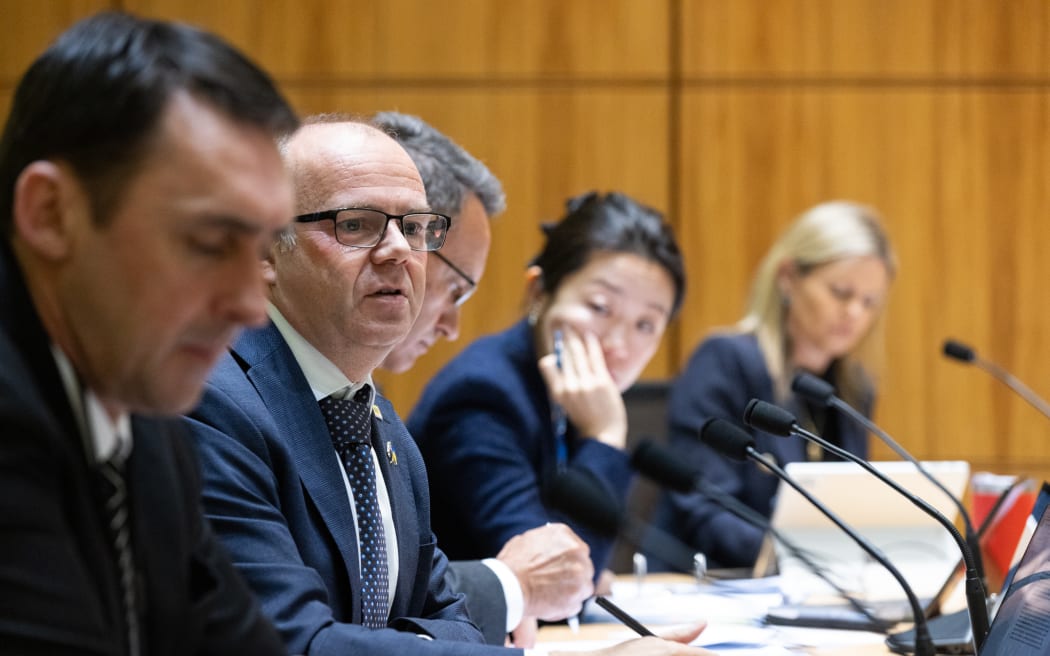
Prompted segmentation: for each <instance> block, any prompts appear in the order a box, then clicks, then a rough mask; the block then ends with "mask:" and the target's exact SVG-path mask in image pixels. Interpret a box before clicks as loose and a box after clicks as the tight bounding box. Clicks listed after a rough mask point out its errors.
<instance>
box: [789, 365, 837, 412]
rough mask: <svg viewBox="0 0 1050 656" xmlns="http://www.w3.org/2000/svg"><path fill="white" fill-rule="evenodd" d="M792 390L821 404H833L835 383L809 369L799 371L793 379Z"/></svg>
mask: <svg viewBox="0 0 1050 656" xmlns="http://www.w3.org/2000/svg"><path fill="white" fill-rule="evenodd" d="M791 391H793V392H794V393H795V394H798V395H799V396H801V397H802V398H804V399H806V400H808V401H812V402H813V403H819V404H821V405H831V399H832V398H833V397H834V396H835V386H834V385H832V384H831V383H829V382H828V381H826V380H824V379H823V378H821V377H819V376H814V375H813V374H811V373H809V372H808V371H800V372H798V374H797V375H796V376H795V378H794V380H792V381H791Z"/></svg>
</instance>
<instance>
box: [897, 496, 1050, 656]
mask: <svg viewBox="0 0 1050 656" xmlns="http://www.w3.org/2000/svg"><path fill="white" fill-rule="evenodd" d="M1024 480H1025V479H1023V478H1018V479H1017V481H1016V482H1015V483H1014V485H1013V486H1011V487H1010V488H1008V489H1006V490H1004V491H1003V493H1002V494H1000V496H999V498H998V499H997V500H996V504H995V506H994V507H993V508H992V510H991V512H989V513H988V516H987V517H986V518H985V521H984V522H983V523H982V525H981V528H980V529H979V530H978V534H979V535H981V536H982V537H983V535H984V533H985V531H986V530H988V529H989V525H990V524H991V522H992V521H993V517H994V516H996V515H997V514H998V510H999V507H1000V506H1002V504H1003V503H1004V501H1005V500H1006V499H1008V498H1010V497H1011V492H1012V490H1013V489H1014V487H1015V486H1017V485H1019V484H1021V483H1023V481H1024ZM1048 508H1050V484H1047V483H1043V486H1042V489H1041V490H1040V492H1039V495H1038V496H1037V497H1036V500H1035V505H1034V506H1033V507H1032V512H1031V514H1030V516H1029V520H1028V524H1029V526H1028V527H1027V528H1026V530H1025V531H1024V534H1023V535H1022V536H1021V538H1020V541H1019V543H1018V545H1017V547H1016V549H1015V554H1014V557H1013V561H1012V562H1013V567H1011V568H1010V570H1009V572H1008V574H1007V576H1006V579H1005V580H1004V582H1003V587H1002V591H1003V592H1001V593H1000V594H999V595H998V596H997V597H996V602H1002V601H1003V600H1004V599H1005V598H1006V597H1007V595H1008V594H1009V590H1010V587H1011V585H1012V582H1013V580H1014V579H1015V578H1016V573H1017V572H1018V570H1019V569H1020V564H1019V563H1021V562H1022V560H1023V559H1024V558H1028V556H1027V555H1026V554H1027V551H1028V549H1030V548H1031V545H1032V543H1033V540H1034V537H1035V535H1036V533H1037V532H1038V531H1039V530H1040V527H1041V526H1044V525H1045V524H1047V523H1050V516H1047V517H1044V515H1045V514H1046V511H1047V509H1048ZM991 530H994V528H993V529H991ZM1042 531H1043V533H1044V534H1046V538H1045V539H1046V540H1048V541H1050V530H1048V529H1046V528H1043V529H1042ZM1030 562H1031V561H1030ZM1046 568H1047V567H1045V566H1044V569H1046ZM1029 569H1031V567H1029ZM1044 594H1045V592H1044ZM1011 603H1013V602H1011ZM1000 607H1001V606H999V605H997V606H995V607H993V608H992V609H991V611H992V612H993V613H996V611H998V610H999V608H1000ZM1048 617H1050V616H1048ZM1006 621H1007V620H1005V619H1004V620H1001V621H1000V622H999V623H998V626H999V628H995V627H996V626H997V623H996V622H995V621H994V620H993V622H992V629H991V630H989V637H988V639H987V640H986V643H985V646H984V647H983V648H982V650H981V651H982V653H985V654H1000V653H1003V654H1014V653H1016V654H1018V656H1020V655H1021V654H1025V653H1027V652H1013V651H1002V652H1000V651H999V650H998V648H996V649H993V650H989V648H988V643H989V642H991V641H992V635H993V632H995V633H996V635H1001V633H1002V632H1003V631H1004V629H1003V627H1002V625H1003V624H1004V623H1005V622H1006ZM1048 621H1050V620H1048ZM929 624H930V626H929V628H930V636H931V638H932V640H933V644H934V647H935V648H936V650H937V651H938V652H939V653H945V654H972V653H973V632H972V631H971V630H970V617H969V613H968V612H967V611H966V609H963V610H961V611H958V612H955V613H951V614H950V615H944V616H941V617H938V618H935V619H933V620H932V621H931V622H930V623H929ZM997 641H998V638H997ZM886 645H887V646H888V647H889V648H890V650H891V651H895V652H898V653H902V654H912V653H915V632H914V631H913V630H911V629H909V630H907V631H902V632H900V633H895V634H893V635H891V636H889V637H888V638H887V639H886ZM1032 653H1045V652H1039V651H1036V652H1032Z"/></svg>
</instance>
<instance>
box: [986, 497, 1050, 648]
mask: <svg viewBox="0 0 1050 656" xmlns="http://www.w3.org/2000/svg"><path fill="white" fill-rule="evenodd" d="M1033 516H1036V517H1039V518H1040V519H1039V522H1038V524H1037V525H1036V528H1035V532H1034V533H1033V534H1032V538H1031V540H1030V541H1029V542H1028V548H1027V549H1025V552H1024V556H1022V557H1021V560H1020V562H1019V563H1018V564H1017V567H1015V568H1014V570H1013V571H1012V572H1011V573H1010V575H1009V577H1008V579H1007V583H1006V586H1005V590H1006V592H1005V593H1004V595H1003V600H1002V603H1001V604H1000V606H999V612H998V613H997V614H996V616H995V620H994V621H993V622H992V626H991V629H990V630H989V631H988V638H987V639H986V641H985V643H984V646H983V647H982V649H981V652H982V653H987V654H1004V655H1007V656H1028V655H1029V654H1031V655H1032V656H1036V655H1039V656H1042V655H1043V654H1046V653H1047V652H1048V650H1050V487H1048V486H1047V485H1046V484H1045V483H1044V484H1043V491H1042V493H1041V494H1040V495H1039V499H1038V500H1037V502H1036V507H1035V508H1034V509H1033Z"/></svg>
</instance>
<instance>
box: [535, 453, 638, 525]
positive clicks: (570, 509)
mask: <svg viewBox="0 0 1050 656" xmlns="http://www.w3.org/2000/svg"><path fill="white" fill-rule="evenodd" d="M542 493H543V502H544V503H545V504H546V505H547V506H549V507H551V508H554V509H556V510H559V511H561V512H563V513H565V514H566V515H568V516H569V517H571V518H572V519H573V520H575V521H577V522H579V523H580V524H583V525H584V526H586V527H587V528H589V529H591V530H592V531H595V532H596V533H600V534H601V535H604V536H608V537H614V536H616V534H617V533H618V532H619V530H620V527H621V525H623V523H624V513H623V509H622V508H620V504H619V503H617V501H616V500H615V499H613V498H612V497H611V496H609V494H608V493H607V492H606V491H605V490H604V489H603V488H602V487H601V484H600V483H598V481H597V480H595V479H594V478H592V477H591V476H590V475H589V474H586V473H584V472H581V471H577V470H574V469H571V468H569V469H563V470H560V471H557V472H554V473H552V474H551V475H550V476H548V477H547V480H546V481H545V482H544V485H543V491H542Z"/></svg>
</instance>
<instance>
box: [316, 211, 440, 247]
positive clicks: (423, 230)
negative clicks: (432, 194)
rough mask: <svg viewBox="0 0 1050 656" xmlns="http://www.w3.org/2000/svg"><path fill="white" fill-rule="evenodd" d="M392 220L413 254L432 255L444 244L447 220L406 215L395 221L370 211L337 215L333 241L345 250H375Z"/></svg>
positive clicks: (378, 212) (383, 214) (382, 214)
mask: <svg viewBox="0 0 1050 656" xmlns="http://www.w3.org/2000/svg"><path fill="white" fill-rule="evenodd" d="M392 220H396V221H398V223H399V224H400V225H399V227H400V228H401V232H402V234H404V235H405V241H407V242H408V246H409V248H411V249H412V250H416V251H433V250H437V249H438V248H441V245H442V244H444V243H445V233H446V231H447V230H448V219H447V218H446V217H444V216H442V215H440V214H425V213H420V214H406V215H405V216H404V217H403V218H400V219H398V218H396V217H392V216H389V215H387V214H385V213H383V212H380V211H379V210H370V209H349V210H342V211H341V212H339V213H338V214H337V215H336V217H335V238H336V239H337V240H339V243H341V244H345V245H346V246H357V247H370V246H375V245H376V244H378V243H379V242H380V240H382V238H383V233H384V232H385V231H386V226H387V223H389V222H390V221H392Z"/></svg>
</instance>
